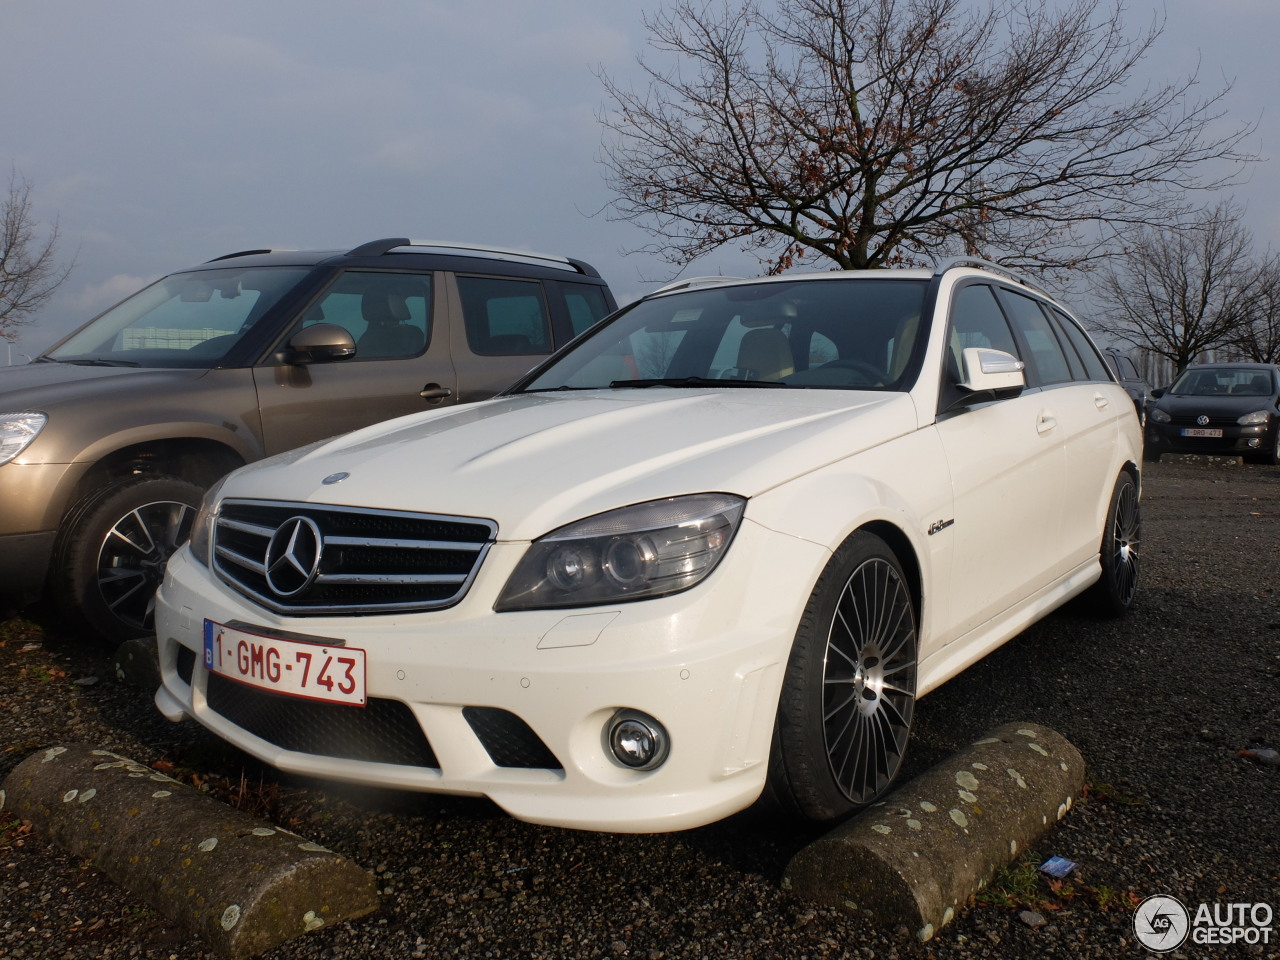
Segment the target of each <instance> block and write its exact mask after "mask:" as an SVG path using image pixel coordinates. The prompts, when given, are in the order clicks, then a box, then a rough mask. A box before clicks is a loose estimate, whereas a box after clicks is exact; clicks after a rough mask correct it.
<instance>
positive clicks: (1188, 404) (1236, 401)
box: [1157, 393, 1276, 418]
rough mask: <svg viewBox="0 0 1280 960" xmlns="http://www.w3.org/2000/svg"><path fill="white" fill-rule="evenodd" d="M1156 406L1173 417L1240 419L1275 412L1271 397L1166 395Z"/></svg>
mask: <svg viewBox="0 0 1280 960" xmlns="http://www.w3.org/2000/svg"><path fill="white" fill-rule="evenodd" d="M1157 406H1158V407H1159V408H1160V409H1161V410H1163V411H1164V412H1165V413H1167V414H1169V415H1170V416H1173V417H1194V416H1198V415H1199V414H1204V415H1205V416H1208V417H1215V418H1216V417H1240V416H1243V415H1244V414H1246V413H1253V411H1255V410H1275V409H1276V398H1275V397H1273V396H1261V397H1257V396H1254V397H1249V396H1213V397H1182V396H1177V395H1175V394H1172V393H1166V394H1165V395H1164V396H1163V397H1161V398H1160V400H1159V402H1158V404H1157Z"/></svg>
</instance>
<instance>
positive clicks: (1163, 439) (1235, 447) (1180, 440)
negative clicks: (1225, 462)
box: [1146, 417, 1280, 457]
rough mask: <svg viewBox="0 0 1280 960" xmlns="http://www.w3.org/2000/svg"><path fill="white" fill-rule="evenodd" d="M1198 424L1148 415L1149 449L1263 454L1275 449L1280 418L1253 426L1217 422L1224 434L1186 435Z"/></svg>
mask: <svg viewBox="0 0 1280 960" xmlns="http://www.w3.org/2000/svg"><path fill="white" fill-rule="evenodd" d="M1195 426H1196V425H1195V424H1186V423H1176V422H1175V423H1157V422H1155V421H1154V420H1152V419H1150V418H1149V417H1148V419H1147V436H1146V444H1147V449H1148V450H1151V451H1153V452H1155V453H1199V454H1204V455H1207V456H1223V457H1239V456H1245V455H1249V456H1252V455H1254V454H1263V453H1266V452H1267V451H1268V450H1274V449H1275V445H1276V431H1277V430H1280V420H1277V419H1276V418H1275V417H1272V418H1271V422H1270V423H1265V424H1256V425H1252V426H1247V427H1243V426H1239V425H1238V424H1233V425H1230V426H1224V425H1220V424H1215V425H1214V426H1215V427H1216V428H1218V429H1221V430H1222V436H1221V437H1185V436H1183V435H1182V431H1183V430H1184V429H1193V428H1195Z"/></svg>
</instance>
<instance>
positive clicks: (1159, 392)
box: [1151, 387, 1168, 400]
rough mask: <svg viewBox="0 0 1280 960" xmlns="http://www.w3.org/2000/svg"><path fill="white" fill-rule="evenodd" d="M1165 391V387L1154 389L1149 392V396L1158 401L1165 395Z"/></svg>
mask: <svg viewBox="0 0 1280 960" xmlns="http://www.w3.org/2000/svg"><path fill="white" fill-rule="evenodd" d="M1167 389H1168V388H1167V387H1156V388H1155V389H1154V390H1152V391H1151V395H1152V396H1153V397H1155V398H1156V399H1157V400H1159V399H1160V398H1161V397H1163V396H1164V395H1165V391H1166V390H1167Z"/></svg>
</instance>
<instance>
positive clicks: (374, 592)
mask: <svg viewBox="0 0 1280 960" xmlns="http://www.w3.org/2000/svg"><path fill="white" fill-rule="evenodd" d="M496 535H497V525H496V524H494V523H493V522H492V521H491V520H479V519H473V518H470V517H444V516H435V515H433V514H426V513H403V512H398V511H392V510H364V509H359V508H354V507H338V506H328V505H324V504H310V503H281V502H275V501H265V500H227V501H224V502H223V504H222V508H221V510H220V511H219V514H218V520H217V523H216V524H215V525H214V531H213V568H214V570H215V572H216V573H217V575H218V577H219V578H220V579H221V580H222V581H223V582H225V583H227V584H229V585H230V586H231V587H233V588H234V589H236V590H237V591H239V592H240V593H242V594H244V595H245V596H247V597H249V598H250V599H252V600H254V601H255V602H257V603H259V604H261V605H262V606H264V607H267V608H268V609H270V610H274V611H276V612H277V613H287V614H292V615H294V616H319V615H322V614H332V613H342V614H370V613H387V612H400V611H411V610H431V609H438V608H440V607H447V606H449V605H451V604H454V603H457V602H458V601H459V600H460V599H462V597H463V595H464V594H465V593H466V592H467V588H468V587H469V586H470V585H471V581H472V580H473V579H474V578H475V575H476V572H477V571H478V570H479V569H480V564H481V563H482V562H483V560H484V557H485V554H486V553H487V552H488V549H489V546H490V545H491V544H492V543H493V541H494V538H495V536H496Z"/></svg>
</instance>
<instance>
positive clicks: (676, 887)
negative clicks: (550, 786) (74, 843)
mask: <svg viewBox="0 0 1280 960" xmlns="http://www.w3.org/2000/svg"><path fill="white" fill-rule="evenodd" d="M1143 512H1144V542H1143V570H1142V585H1141V593H1140V599H1139V601H1138V605H1137V607H1136V608H1135V610H1134V611H1133V612H1132V613H1131V614H1130V616H1129V617H1128V618H1127V619H1124V620H1121V621H1106V620H1098V619H1094V618H1092V617H1091V616H1090V615H1088V614H1087V613H1086V612H1084V611H1083V610H1080V609H1078V608H1076V607H1074V606H1072V607H1067V608H1065V609H1063V610H1061V611H1059V612H1057V613H1055V614H1053V615H1052V616H1050V617H1049V618H1048V619H1046V620H1045V621H1043V622H1041V623H1039V624H1037V625H1036V626H1034V627H1033V628H1031V629H1029V630H1028V631H1026V632H1025V633H1024V634H1023V635H1022V636H1020V637H1018V638H1017V639H1015V640H1013V641H1011V642H1010V643H1009V644H1007V645H1006V646H1004V647H1003V648H1001V649H999V650H997V651H996V652H995V653H993V654H992V655H991V656H989V657H988V658H987V659H986V660H984V661H982V662H980V663H978V664H977V665H976V666H974V667H972V668H971V669H970V670H968V671H967V672H966V673H964V674H962V675H961V676H959V677H958V678H957V679H955V680H953V681H951V682H950V683H948V684H947V685H945V686H944V687H942V688H940V689H938V690H937V691H935V692H934V693H932V694H930V695H929V696H928V697H926V698H924V699H923V700H921V701H920V702H919V704H918V705H917V708H916V722H917V729H916V731H915V734H914V741H913V744H912V747H911V753H910V755H909V764H910V767H911V768H910V769H909V770H908V771H907V774H906V776H907V777H910V776H911V775H912V773H913V772H919V771H921V770H923V769H925V768H926V767H928V766H929V765H931V764H932V763H934V762H936V761H937V760H939V759H941V758H942V757H944V756H945V755H946V754H947V753H949V752H951V751H953V750H955V749H957V748H959V747H961V746H963V745H964V744H966V743H968V742H970V741H971V740H972V739H974V738H976V737H978V736H981V735H982V733H983V732H984V731H986V730H988V729H990V728H991V727H993V726H996V725H998V724H1000V723H1003V722H1006V721H1011V720H1017V721H1030V722H1034V723H1039V724H1043V725H1045V726H1048V727H1051V728H1052V729H1054V730H1056V731H1058V732H1059V733H1061V734H1063V735H1064V736H1065V737H1066V738H1067V739H1068V740H1070V741H1071V742H1072V743H1073V744H1075V746H1076V747H1077V748H1079V749H1080V751H1081V752H1082V753H1083V755H1084V757H1085V760H1086V763H1087V765H1088V786H1087V788H1086V793H1085V796H1084V797H1083V798H1081V799H1080V801H1079V802H1078V803H1077V804H1076V806H1075V809H1074V810H1073V811H1072V812H1071V813H1070V814H1069V815H1068V816H1067V817H1066V819H1065V820H1064V821H1062V823H1061V824H1059V826H1058V827H1057V828H1055V829H1053V830H1051V831H1050V832H1049V833H1048V834H1047V835H1046V837H1045V838H1044V839H1043V840H1042V841H1041V843H1040V844H1038V845H1037V847H1036V848H1035V849H1034V850H1032V851H1029V852H1027V853H1026V854H1025V855H1024V856H1023V857H1020V858H1019V860H1018V861H1017V862H1015V864H1014V867H1013V868H1012V869H1011V870H1010V871H1008V872H1006V873H1005V874H1003V875H1001V876H1000V877H998V878H997V881H996V882H995V883H993V884H992V885H991V886H990V887H989V888H988V890H987V891H985V892H984V893H983V894H982V895H981V896H980V897H979V899H978V900H977V901H976V902H974V903H971V904H970V905H969V906H968V907H967V908H966V909H965V910H963V911H961V912H960V914H959V916H958V917H957V919H956V920H955V921H954V922H953V923H951V924H950V925H949V926H947V927H945V928H943V929H942V930H941V931H940V932H939V934H938V935H937V936H936V937H935V938H934V939H933V940H932V941H930V942H928V943H924V944H921V943H919V942H917V941H915V940H914V939H913V938H912V937H911V936H909V935H908V933H907V932H906V931H905V930H892V929H889V930H885V929H878V928H876V927H874V926H873V925H871V924H870V923H869V922H867V921H865V920H861V919H856V918H852V917H848V916H845V915H844V914H841V913H839V912H836V911H830V910H825V909H816V908H814V907H812V906H811V905H809V904H807V903H805V902H803V901H800V900H798V899H796V898H794V897H793V896H791V895H789V894H788V893H786V892H785V891H784V890H783V889H782V888H781V886H780V878H781V876H782V872H783V870H784V868H785V867H786V864H787V863H788V861H789V860H790V858H791V856H792V855H793V854H794V853H795V852H796V851H797V850H799V849H800V848H801V847H802V846H803V845H804V844H805V843H806V842H807V841H808V840H809V839H811V836H809V835H806V834H804V833H801V832H796V831H790V830H786V829H780V828H779V827H778V826H777V825H776V824H775V823H773V822H771V821H769V820H767V819H763V818H762V817H761V816H760V815H758V814H754V813H752V812H748V813H746V814H742V815H740V816H738V817H735V818H732V819H730V820H728V821H725V822H723V823H720V824H716V825H713V826H710V827H705V828H702V829H698V830H692V831H688V832H684V833H676V834H665V835H655V836H624V835H610V834H593V833H579V832H573V831H567V830H558V829H553V828H546V827H535V826H530V825H528V824H524V823H520V822H518V821H515V820H512V819H511V818H509V817H507V816H506V815H505V814H503V813H502V812H501V811H500V810H498V809H496V808H494V807H493V806H491V805H489V804H487V803H485V802H483V801H479V800H470V799H458V798H440V797H431V796H419V795H405V794H389V793H376V794H375V793H370V792H361V791H355V790H348V789H341V788H333V787H322V786H320V785H317V784H314V783H305V782H300V781H294V780H287V779H284V778H282V777H281V776H280V775H279V774H277V773H275V772H274V771H271V770H264V769H262V768H260V767H258V766H256V765H253V764H252V763H250V762H248V761H247V760H246V759H245V758H244V757H243V756H242V755H240V754H238V753H235V752H234V751H231V750H229V749H228V748H226V747H224V746H223V745H221V744H220V743H219V742H218V741H216V740H215V739H214V738H212V737H211V736H210V735H208V734H205V733H203V732H202V731H201V730H199V729H197V728H196V727H195V726H194V725H192V724H185V725H181V726H174V725H170V724H169V723H168V722H166V721H165V720H163V719H162V718H161V717H160V716H159V714H158V713H156V711H155V709H154V707H153V706H152V704H151V698H150V696H149V695H148V694H146V693H145V692H142V691H139V690H138V689H136V688H134V687H131V686H129V685H128V684H126V683H123V682H121V681H118V680H117V679H116V678H115V677H114V675H113V673H112V670H111V658H110V651H109V650H107V649H106V648H103V647H99V646H94V645H93V644H92V642H90V641H88V640H86V639H83V638H79V637H75V636H70V635H66V634H65V633H63V632H60V629H59V628H58V626H57V623H56V620H55V619H54V618H53V617H51V616H48V615H47V614H46V612H42V611H40V610H30V611H26V612H25V613H24V614H23V616H22V617H16V616H11V617H9V618H8V619H7V620H3V621H0V751H2V753H0V778H2V777H3V776H5V775H7V773H8V772H9V771H10V770H11V769H12V768H13V767H14V766H16V765H17V763H18V762H19V761H20V760H21V759H22V758H23V757H25V756H27V755H28V754H29V753H30V752H31V751H33V750H35V749H37V748H39V747H43V746H49V745H53V744H56V743H61V742H68V741H77V742H89V743H93V744H96V745H101V746H105V747H109V748H110V749H113V750H116V751H118V752H122V753H124V754H126V755H128V756H131V757H133V758H135V759H138V760H141V761H143V762H146V763H150V764H153V765H158V767H159V768H160V769H163V770H164V771H165V772H168V773H172V774H178V775H181V776H182V777H183V778H184V779H187V780H188V781H189V782H195V783H197V784H201V783H203V784H205V785H206V786H208V787H209V788H210V789H211V790H212V791H213V792H214V793H215V794H217V795H219V796H221V797H223V798H224V799H226V800H228V801H229V802H232V803H234V804H235V805H237V806H240V807H241V808H242V809H246V810H248V811H249V812H252V813H255V814H257V815H260V816H264V817H267V818H269V819H272V820H273V821H275V822H277V823H279V824H281V825H284V826H287V827H289V828H290V829H293V830H295V831H297V832H298V833H300V834H302V835H303V836H305V837H307V838H308V839H311V840H314V841H316V842H319V843H322V844H324V845H326V846H328V847H330V848H331V849H333V850H335V851H337V852H339V853H341V854H343V855H345V856H347V857H349V858H351V859H352V860H354V861H356V862H357V863H359V864H361V865H363V866H365V867H367V868H368V869H370V870H373V871H375V872H376V875H377V877H378V885H379V890H380V906H379V909H378V910H377V912H375V913H374V914H372V915H370V916H368V917H365V918H363V919H360V920H357V921H353V922H350V923H346V924H342V925H338V926H336V927H334V928H332V929H328V930H321V931H319V932H318V933H313V934H309V935H307V936H305V937H302V938H300V939H298V940H295V941H291V942H289V943H286V944H285V945H283V946H281V947H279V948H277V949H276V950H275V951H273V952H272V953H271V954H270V955H269V956H270V957H271V958H273V960H294V958H321V957H324V958H332V960H356V958H366V960H374V958H383V957H387V958H392V957H394V958H411V957H431V958H434V957H455V956H457V957H478V958H517V957H528V958H613V957H639V958H644V960H665V958H676V957H699V958H704V957H731V958H757V960H774V958H777V960H783V958H785V960H801V958H806V957H809V958H821V957H831V958H836V957H877V958H893V957H901V958H939V960H943V958H977V957H993V958H997V957H998V958H1027V960H1031V958H1040V957H1061V958H1078V957H1107V958H1113V957H1121V958H1123V957H1130V956H1131V957H1135V958H1137V957H1142V956H1145V955H1146V951H1145V950H1144V949H1143V948H1142V946H1141V945H1140V944H1139V943H1138V942H1137V940H1136V938H1135V936H1134V932H1133V925H1132V917H1133V912H1134V905H1135V904H1136V903H1137V902H1138V901H1140V900H1142V899H1143V898H1145V897H1147V896H1151V895H1156V894H1163V895H1168V896H1173V897H1177V898H1178V899H1179V900H1180V901H1182V903H1184V904H1186V905H1188V906H1189V907H1190V909H1191V910H1192V911H1193V912H1194V911H1195V910H1196V909H1197V907H1198V906H1199V905H1200V904H1207V905H1208V906H1209V909H1210V910H1212V909H1213V908H1214V905H1215V904H1221V905H1226V904H1240V903H1244V904H1257V903H1266V904H1269V906H1270V907H1271V908H1272V910H1273V911H1274V912H1275V913H1278V914H1280V800H1277V797H1278V796H1280V766H1276V765H1273V764H1268V763H1266V762H1264V757H1265V754H1256V753H1255V754H1253V755H1250V753H1251V751H1254V750H1259V749H1261V750H1265V749H1267V748H1270V749H1280V698H1278V697H1277V690H1278V689H1280V468H1274V467H1262V466H1242V465H1240V464H1239V463H1238V462H1235V461H1229V460H1210V459H1201V458H1185V459H1184V458H1168V459H1166V460H1165V461H1163V462H1161V463H1159V464H1154V465H1149V466H1148V469H1147V470H1146V472H1145V477H1144V489H1143ZM1241 751H1244V753H1243V754H1242V752H1241ZM1051 856H1059V857H1065V858H1067V859H1068V860H1071V861H1074V862H1075V863H1076V864H1077V867H1076V869H1075V871H1074V872H1073V873H1072V874H1071V875H1070V876H1069V877H1067V878H1066V880H1064V881H1062V882H1061V883H1060V884H1057V883H1053V882H1051V878H1049V877H1048V876H1046V875H1044V874H1039V873H1038V872H1037V871H1036V869H1035V868H1036V866H1038V865H1039V864H1040V863H1043V862H1044V861H1045V860H1047V859H1048V858H1049V857H1051ZM1033 914H1034V915H1033ZM212 956H213V955H212V954H210V953H209V952H207V950H206V949H205V948H204V947H203V946H202V945H201V944H200V943H198V942H193V941H192V940H191V939H190V937H189V935H188V934H187V933H186V932H185V931H184V930H183V929H182V928H181V927H180V926H177V925H174V924H171V923H169V922H168V921H166V920H165V919H164V918H163V917H161V916H158V915H156V914H155V913H153V912H152V911H151V910H150V909H149V908H148V907H147V906H146V904H145V903H144V902H143V901H142V900H141V899H138V898H136V897H135V896H133V895H131V894H130V893H129V892H127V891H123V890H121V889H119V888H118V887H116V886H115V885H113V884H112V883H111V882H110V881H108V880H106V879H105V878H104V877H103V876H102V875H101V874H100V873H98V871H96V870H95V869H93V868H92V867H90V866H88V865H86V864H84V863H82V862H80V861H79V860H77V859H76V858H74V857H71V856H69V855H67V854H65V853H63V852H62V851H60V850H58V849H57V848H56V847H52V846H50V845H48V844H46V843H45V842H44V841H42V840H41V839H40V838H39V837H38V836H36V835H34V834H32V833H30V831H29V829H28V827H27V825H24V824H23V823H21V822H20V821H16V820H15V819H14V818H13V817H12V816H11V815H9V814H7V813H0V957H3V958H10V957H13V958H17V957H24V958H69V960H79V958H99V957H101V958H119V957H148V958H150V957H161V958H164V957H173V958H180V960H188V958H189V960H206V958H212ZM1174 956H1182V957H1186V958H1195V957H1202V956H1236V957H1239V956H1270V957H1275V956H1280V918H1278V919H1273V921H1272V926H1271V928H1270V943H1268V944H1264V943H1261V942H1259V943H1255V944H1252V945H1250V944H1244V943H1242V944H1236V945H1232V946H1221V945H1217V946H1215V945H1209V944H1205V943H1195V942H1193V941H1192V940H1188V942H1187V943H1186V944H1184V946H1183V947H1182V948H1180V950H1179V951H1177V953H1175V954H1174Z"/></svg>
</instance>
